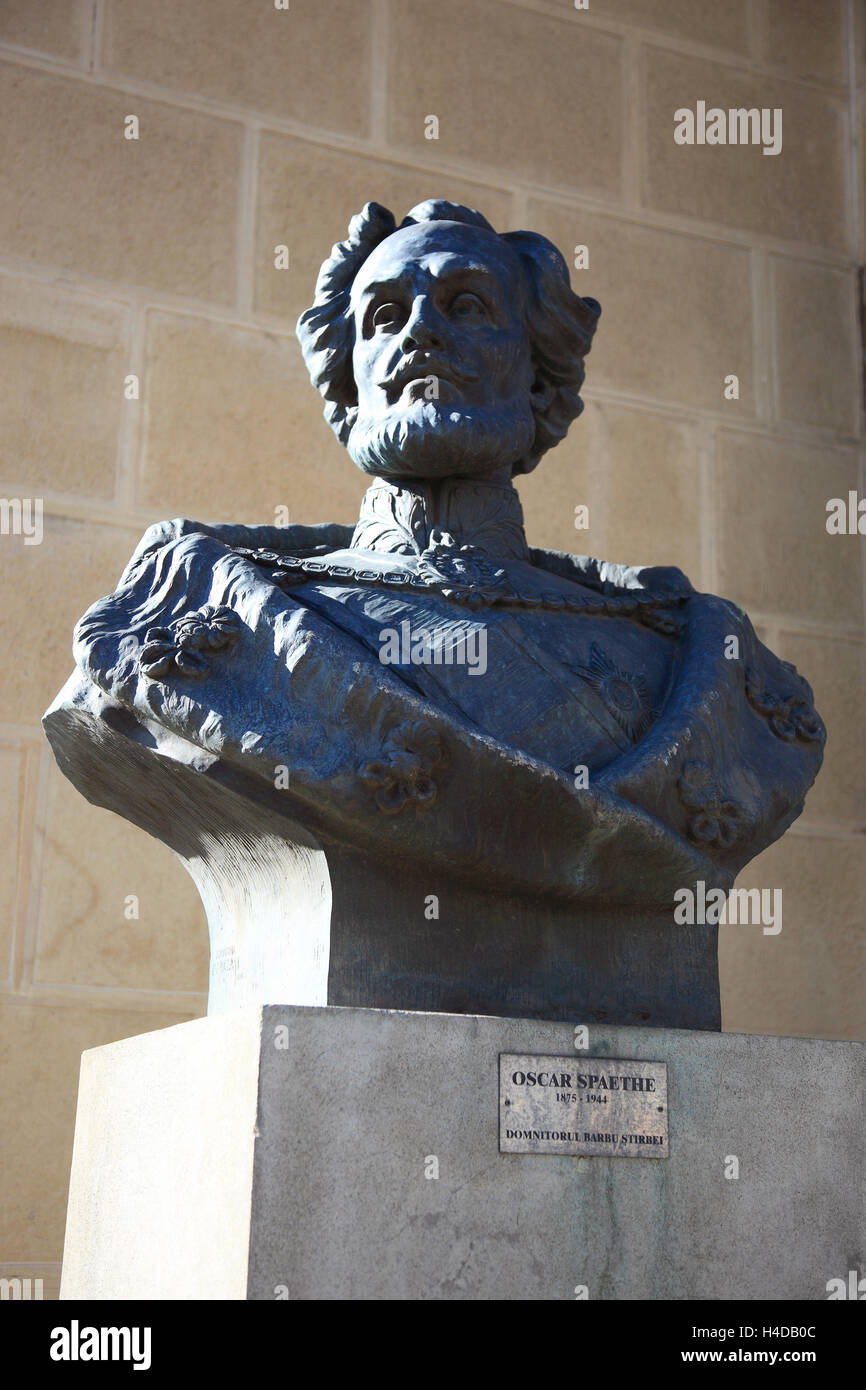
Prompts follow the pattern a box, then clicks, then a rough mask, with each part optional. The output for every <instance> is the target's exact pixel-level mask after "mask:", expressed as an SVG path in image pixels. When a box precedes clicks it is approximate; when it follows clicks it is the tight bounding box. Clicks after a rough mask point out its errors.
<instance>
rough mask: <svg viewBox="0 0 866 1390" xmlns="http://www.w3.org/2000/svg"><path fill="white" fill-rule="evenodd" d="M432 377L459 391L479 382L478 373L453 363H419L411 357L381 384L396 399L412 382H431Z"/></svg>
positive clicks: (425, 361) (427, 360) (421, 361)
mask: <svg viewBox="0 0 866 1390" xmlns="http://www.w3.org/2000/svg"><path fill="white" fill-rule="evenodd" d="M431 377H434V378H435V379H436V380H437V381H447V382H448V383H449V385H451V386H455V387H457V388H458V389H459V388H460V387H462V386H466V385H468V383H469V382H472V381H477V380H478V373H477V372H469V371H467V370H466V369H465V367H458V366H457V365H456V364H455V363H453V362H440V361H439V360H438V359H436V358H429V357H428V358H425V359H424V360H420V361H419V359H418V358H417V357H411V358H409V359H408V360H406V361H404V362H401V363H400V365H399V366H398V367H397V368H396V369H395V370H394V371H393V372H392V373H391V374H390V376H387V377H385V379H384V380H383V381H382V382H381V383H380V384H381V385H382V386H383V387H384V388H385V389H386V390H387V391H388V394H389V396H392V397H394V398H396V397H397V396H399V395H400V393H401V392H402V390H403V389H404V387H406V386H408V385H409V383H410V382H413V381H421V382H423V381H429V380H430V378H431Z"/></svg>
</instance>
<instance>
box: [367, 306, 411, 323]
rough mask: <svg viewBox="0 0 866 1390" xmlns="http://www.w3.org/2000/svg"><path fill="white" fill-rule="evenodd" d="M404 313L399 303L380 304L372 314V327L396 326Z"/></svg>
mask: <svg viewBox="0 0 866 1390" xmlns="http://www.w3.org/2000/svg"><path fill="white" fill-rule="evenodd" d="M405 317H406V315H405V313H404V311H403V309H402V308H401V307H400V305H399V304H393V303H388V304H380V305H379V307H378V309H377V310H376V312H375V313H374V315H373V320H372V322H373V327H374V328H397V327H399V325H400V324H401V323H402V322H403V321H404V319H405Z"/></svg>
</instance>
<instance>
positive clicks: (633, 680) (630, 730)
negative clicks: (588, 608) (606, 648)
mask: <svg viewBox="0 0 866 1390" xmlns="http://www.w3.org/2000/svg"><path fill="white" fill-rule="evenodd" d="M580 674H581V675H582V676H583V678H584V680H585V681H587V682H588V683H589V685H591V686H592V688H593V690H596V691H598V694H599V695H600V696H601V698H602V700H603V701H604V703H605V705H606V706H607V708H608V709H609V710H610V712H611V714H612V715H613V717H614V719H615V720H616V722H617V723H618V724H619V726H620V728H621V729H622V730H623V731H624V732H625V733H626V735H627V736H628V737H629V738H630V739H631V741H632V743H636V742H637V741H638V739H639V738H641V737H642V735H643V734H645V733H646V731H647V729H648V728H649V726H650V724H651V723H652V721H653V719H654V717H655V710H654V709H653V707H652V704H651V702H650V692H649V686H648V685H647V683H646V681H645V679H644V677H643V676H633V675H631V674H630V673H629V672H628V671H621V670H620V668H619V667H618V666H617V665H616V664H615V663H614V662H613V661H611V659H610V657H609V656H608V655H607V653H606V652H603V651H602V649H601V647H600V646H599V645H598V643H597V642H593V643H592V645H591V647H590V649H589V661H588V662H587V664H586V666H584V667H582V668H581V671H580Z"/></svg>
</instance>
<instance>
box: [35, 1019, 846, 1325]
mask: <svg viewBox="0 0 866 1390" xmlns="http://www.w3.org/2000/svg"><path fill="white" fill-rule="evenodd" d="M579 1022H580V1020H575V1023H579ZM574 1041H575V1038H574V1027H573V1026H572V1025H571V1024H564V1023H542V1022H538V1021H536V1020H529V1019H503V1018H492V1017H479V1016H465V1015H458V1014H424V1013H395V1012H386V1011H380V1010H372V1009H354V1008H306V1007H304V1008H297V1007H288V1006H285V1007H283V1006H276V1005H274V1006H267V1007H263V1008H255V1009H249V1010H243V1011H239V1012H237V1013H232V1014H226V1015H218V1016H212V1017H209V1018H206V1019H200V1020H197V1021H196V1022H193V1023H184V1024H180V1025H179V1026H177V1027H174V1028H168V1029H165V1030H162V1031H160V1032H157V1033H149V1034H145V1035H143V1036H141V1037H136V1038H130V1039H127V1040H126V1041H124V1042H119V1043H115V1044H112V1045H111V1046H109V1047H100V1048H96V1049H94V1050H93V1051H91V1052H86V1053H85V1054H84V1057H83V1059H82V1070H81V1087H80V1093H79V1102H78V1118H77V1123H76V1131H75V1152H74V1158H73V1165H72V1179H71V1186H70V1194H69V1212H68V1221H67V1230H66V1247H65V1252H64V1265H63V1281H62V1286H61V1297H62V1298H65V1299H77V1298H87V1299H127V1298H160V1299H223V1298H228V1299H245V1298H247V1299H275V1298H286V1297H288V1298H290V1299H377V1298H381V1299H388V1298H390V1299H542V1298H543V1299H558V1298H562V1299H569V1300H571V1299H574V1298H575V1297H576V1296H580V1295H576V1290H578V1289H581V1288H585V1289H586V1292H587V1296H588V1297H589V1298H590V1299H596V1300H598V1299H685V1298H700V1299H710V1298H723V1299H766V1298H770V1299H817V1300H823V1299H826V1298H827V1296H828V1295H827V1283H828V1281H829V1280H831V1279H833V1278H842V1279H846V1278H847V1275H848V1271H849V1270H850V1269H852V1268H857V1267H858V1266H859V1264H862V1261H863V1254H864V1192H866V1182H864V1176H866V1174H864V1155H863V1147H862V1134H863V1121H864V1104H863V1100H864V1097H863V1079H864V1070H866V1068H864V1062H866V1045H864V1044H860V1043H849V1042H823V1041H818V1040H811V1039H798V1038H773V1037H753V1036H745V1035H739V1034H714V1033H707V1032H687V1031H681V1030H668V1029H651V1028H621V1027H595V1026H590V1029H589V1046H588V1049H587V1051H586V1052H584V1053H583V1054H581V1053H580V1052H575V1047H574ZM503 1052H513V1053H530V1054H553V1055H559V1056H562V1057H564V1058H566V1059H567V1060H568V1063H569V1064H570V1065H572V1066H573V1065H574V1063H575V1061H576V1060H579V1059H580V1057H581V1055H583V1056H591V1057H610V1058H616V1059H623V1060H625V1059H634V1060H646V1061H662V1062H666V1063H667V1076H668V1103H669V1126H670V1127H669V1157H667V1158H665V1159H661V1160H658V1159H657V1160H656V1161H652V1162H649V1161H646V1160H642V1159H635V1158H631V1159H627V1158H606V1157H588V1158H577V1157H567V1156H562V1155H547V1154H544V1155H523V1154H501V1153H500V1152H499V1066H498V1058H499V1054H500V1053H503ZM732 1159H736V1160H737V1166H738V1171H739V1176H738V1177H736V1178H729V1177H726V1171H727V1172H731V1171H733V1169H734V1166H735V1165H734V1164H733V1163H732V1162H731V1160H732ZM434 1160H435V1161H434ZM436 1173H438V1176H435V1174H436Z"/></svg>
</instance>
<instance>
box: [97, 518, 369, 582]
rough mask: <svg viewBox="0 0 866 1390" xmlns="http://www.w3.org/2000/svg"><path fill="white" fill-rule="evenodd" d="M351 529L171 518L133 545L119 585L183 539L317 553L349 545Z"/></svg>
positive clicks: (328, 525)
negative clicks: (155, 555)
mask: <svg viewBox="0 0 866 1390" xmlns="http://www.w3.org/2000/svg"><path fill="white" fill-rule="evenodd" d="M353 529H354V528H353V527H351V526H343V525H342V524H341V523H340V522H321V523H318V524H314V525H308V526H303V525H297V524H295V525H289V526H245V525H242V524H241V523H238V522H231V521H229V522H210V521H190V520H188V519H187V518H185V517H175V518H174V519H173V520H171V521H158V522H156V523H155V524H154V525H153V526H149V527H148V528H147V530H146V531H145V533H144V535H143V536H142V538H141V540H140V541H139V543H138V545H137V546H136V548H135V550H134V552H133V554H132V556H131V558H130V560H129V563H128V565H127V566H126V570H125V571H124V575H123V578H122V580H121V582H123V580H124V579H125V578H126V577H127V576H128V575H130V574H132V573H134V572H135V571H136V570H137V569H138V568H139V567H140V565H141V562H142V561H143V560H147V559H148V558H150V557H151V556H152V555H153V554H154V553H155V552H157V551H160V550H163V549H164V548H165V547H166V546H169V545H173V544H174V543H175V542H177V541H180V540H183V539H185V538H187V537H195V536H206V537H208V538H209V539H210V540H215V541H219V542H220V543H221V544H222V545H224V546H226V548H227V549H229V550H275V551H276V552H277V553H278V554H292V555H297V554H304V553H306V554H317V553H319V552H321V553H323V554H324V553H325V552H326V551H328V550H338V549H341V548H342V547H344V546H346V545H348V544H349V542H350V541H351V539H352V532H353Z"/></svg>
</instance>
